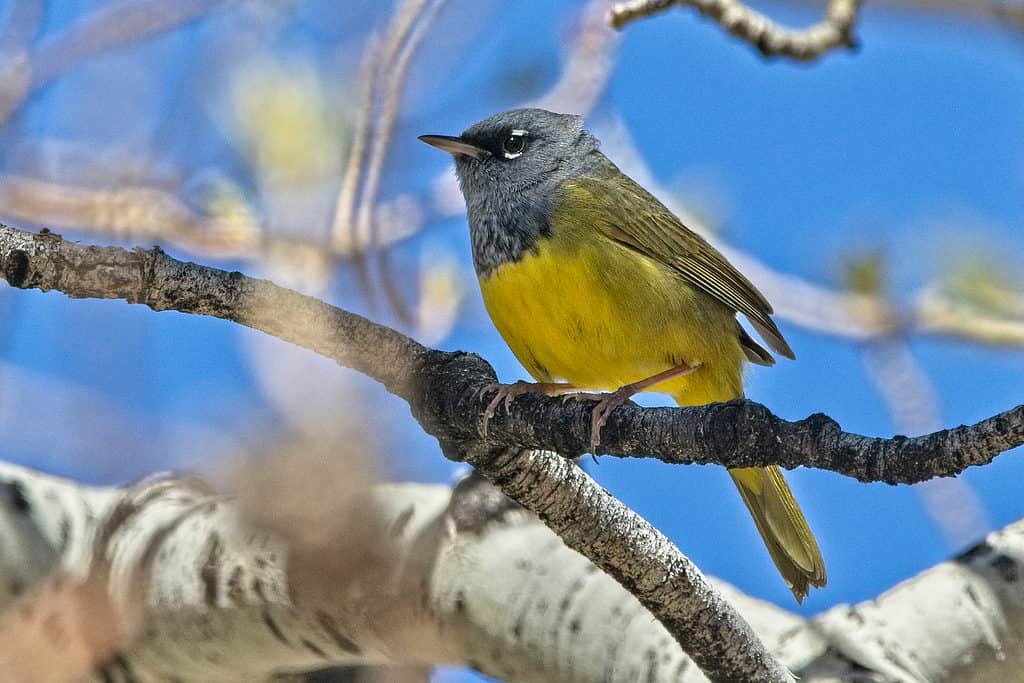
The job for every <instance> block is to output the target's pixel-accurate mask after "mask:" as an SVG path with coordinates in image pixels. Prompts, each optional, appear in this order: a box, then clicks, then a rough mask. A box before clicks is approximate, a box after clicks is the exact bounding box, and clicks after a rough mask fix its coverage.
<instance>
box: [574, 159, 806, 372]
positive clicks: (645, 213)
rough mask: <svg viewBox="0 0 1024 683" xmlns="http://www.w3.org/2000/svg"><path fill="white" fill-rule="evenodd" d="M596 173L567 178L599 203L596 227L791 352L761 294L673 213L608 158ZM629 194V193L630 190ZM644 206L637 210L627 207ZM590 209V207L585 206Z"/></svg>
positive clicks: (773, 345)
mask: <svg viewBox="0 0 1024 683" xmlns="http://www.w3.org/2000/svg"><path fill="white" fill-rule="evenodd" d="M606 163H607V166H605V164H601V167H600V168H599V169H598V173H597V175H596V177H587V178H583V179H579V180H573V181H570V182H569V183H568V184H567V185H568V186H569V189H570V191H583V192H585V193H586V194H587V195H589V197H588V198H587V200H588V201H590V202H594V203H595V204H596V206H597V208H599V210H598V211H595V212H594V213H593V214H592V215H596V216H599V217H600V218H599V219H598V220H597V225H596V226H595V227H596V228H597V229H598V230H601V231H602V232H604V233H605V234H606V235H607V236H608V237H609V238H610V239H612V240H615V241H616V242H619V243H620V244H623V245H625V246H627V247H629V248H630V249H634V250H635V251H637V252H639V253H641V254H643V255H645V256H647V257H648V258H651V259H653V260H655V261H658V262H660V263H663V264H665V265H666V266H668V267H670V268H672V269H673V270H675V271H676V272H677V273H678V274H679V275H680V276H681V277H682V278H683V279H684V280H686V281H687V282H688V283H689V284H691V285H693V286H694V287H697V288H698V289H701V290H703V291H704V292H706V293H708V294H710V295H711V296H713V297H714V298H716V299H717V300H718V301H720V302H722V303H723V304H725V305H726V306H728V307H729V308H731V309H732V310H734V311H738V312H739V313H742V314H743V315H744V316H745V317H746V318H747V320H749V321H750V323H751V325H753V326H754V329H755V330H757V332H758V334H760V335H761V337H762V338H763V339H764V340H765V342H767V343H768V346H770V347H771V348H772V349H773V350H775V351H776V352H777V353H779V354H780V355H783V356H785V357H787V358H794V357H795V356H794V354H793V349H791V348H790V346H789V344H788V343H786V340H785V338H783V336H782V332H780V331H779V328H778V326H776V324H775V321H774V320H772V318H771V315H772V306H771V304H770V303H768V300H767V299H765V298H764V295H763V294H761V292H759V291H758V290H757V288H756V287H754V285H753V284H752V283H751V282H750V280H748V279H747V278H745V277H744V276H743V275H742V274H741V273H740V272H739V271H738V270H736V268H735V267H733V265H732V264H731V263H729V262H728V261H727V260H726V259H725V257H724V256H722V254H721V253H720V252H719V251H718V250H717V249H715V248H714V247H712V246H711V245H710V244H708V242H707V241H706V240H704V238H702V237H701V236H700V235H698V234H697V233H695V232H693V231H692V230H690V229H689V228H687V227H686V226H685V225H683V223H682V221H680V220H679V219H678V218H676V216H675V215H673V214H672V212H671V211H669V210H668V209H667V208H666V207H665V206H664V205H663V204H662V203H661V202H659V201H658V200H657V199H656V198H655V197H654V196H653V195H651V194H650V193H649V192H648V191H647V190H645V189H644V188H643V187H641V186H640V185H638V184H637V183H636V182H634V181H633V180H632V179H630V178H629V177H627V176H625V175H624V174H622V173H621V172H620V171H619V170H618V169H617V168H616V167H615V166H614V164H612V163H611V162H610V161H607V162H606ZM630 195H632V196H630ZM637 206H642V207H644V209H643V210H641V211H639V212H638V211H635V210H631V209H630V208H627V207H637ZM588 213H589V212H588Z"/></svg>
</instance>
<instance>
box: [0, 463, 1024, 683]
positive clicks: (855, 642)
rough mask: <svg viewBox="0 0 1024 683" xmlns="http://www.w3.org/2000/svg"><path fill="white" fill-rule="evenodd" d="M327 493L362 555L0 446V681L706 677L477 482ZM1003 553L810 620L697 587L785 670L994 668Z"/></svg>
mask: <svg viewBox="0 0 1024 683" xmlns="http://www.w3.org/2000/svg"><path fill="white" fill-rule="evenodd" d="M346 495H355V496H357V497H356V498H355V499H354V500H355V502H356V503H357V505H355V506H353V507H351V508H349V510H350V511H353V510H364V511H365V510H366V509H372V510H373V515H372V520H374V521H373V522H372V524H371V526H373V528H375V529H379V530H382V531H383V532H384V533H382V534H374V535H369V536H368V535H366V534H364V533H361V532H360V529H362V528H363V527H364V526H365V524H366V523H367V521H368V520H369V519H371V517H368V516H367V515H365V514H364V515H362V516H361V517H359V519H352V518H349V519H344V520H341V521H340V522H338V524H339V525H338V526H337V528H336V529H335V531H336V532H338V534H334V535H332V536H330V538H331V548H332V549H334V550H340V551H341V554H344V553H346V552H348V553H352V552H358V553H359V556H360V557H365V555H366V553H367V552H369V553H370V554H371V555H372V556H373V557H375V558H376V560H375V561H374V562H372V563H371V565H372V567H373V572H370V573H367V572H366V571H363V570H362V569H365V567H363V568H362V569H360V565H359V564H355V565H353V564H352V563H349V562H345V561H344V559H343V558H342V561H340V562H338V561H334V560H331V561H327V562H318V563H316V564H313V565H310V564H309V562H310V560H311V558H312V557H313V556H312V555H311V554H310V553H309V552H308V551H309V549H310V548H309V547H308V546H307V547H303V545H302V544H301V543H298V542H296V541H294V540H287V541H286V540H285V539H284V538H281V537H280V536H278V535H275V534H274V533H268V532H267V530H266V529H264V528H262V527H261V525H260V524H259V522H258V520H253V519H252V518H251V512H252V511H251V508H250V507H249V506H247V505H246V504H245V503H244V501H242V502H239V501H238V500H236V499H234V498H232V497H228V496H225V495H222V494H219V493H216V492H214V491H211V490H210V489H209V488H207V487H206V486H205V485H203V484H202V483H200V482H198V481H195V480H167V479H153V480H149V481H144V482H141V483H139V484H136V485H133V486H129V487H124V488H106V487H88V486H82V485H79V484H75V483H73V482H69V481H66V480H63V479H60V478H56V477H51V476H47V475H43V474H39V473H36V472H33V471H31V470H28V469H25V468H20V467H16V466H13V465H7V464H2V463H0V544H2V547H3V551H4V552H3V553H0V608H2V611H0V678H2V680H4V681H10V682H11V683H21V682H22V681H26V682H27V681H36V680H67V681H71V680H78V679H79V678H80V676H81V675H82V673H83V672H86V671H88V670H90V669H91V667H92V666H93V665H99V667H100V668H99V670H97V671H96V672H95V679H96V680H135V681H157V680H161V681H163V680H177V681H182V682H183V683H191V682H192V681H196V682H198V681H202V682H204V683H205V682H207V681H209V682H215V681H239V680H265V679H267V678H269V677H271V676H275V675H276V676H277V677H276V678H275V680H293V679H291V678H288V677H280V674H282V673H283V672H287V671H298V670H302V669H316V668H323V667H326V666H336V665H363V666H365V665H374V666H378V667H381V666H384V667H388V669H385V670H386V671H398V670H402V669H405V670H408V667H422V666H423V665H424V664H463V665H467V666H473V667H475V668H477V669H478V670H480V671H482V672H484V673H486V674H488V675H490V676H495V677H498V678H502V679H505V680H510V681H517V682H519V681H529V682H535V683H548V682H552V683H553V682H559V683H577V682H578V683H584V682H585V683H591V682H593V681H609V682H613V683H619V682H622V683H625V682H634V681H636V682H640V681H644V682H648V683H697V682H699V681H705V680H707V679H706V678H705V677H704V675H703V674H702V673H701V672H700V670H699V669H698V668H697V667H696V666H694V664H693V663H692V661H691V660H690V659H689V658H688V657H687V656H686V655H685V654H684V653H683V651H682V649H681V648H680V647H679V646H678V644H677V643H675V642H674V641H673V640H672V638H671V637H670V636H669V634H668V632H667V631H666V629H665V628H664V627H663V626H662V625H661V624H659V623H658V622H656V621H654V620H652V619H650V616H649V613H648V611H647V610H645V609H644V608H643V606H642V605H641V604H640V603H639V602H638V601H637V599H636V598H635V597H634V596H632V595H631V594H630V593H629V592H627V591H625V590H624V589H623V588H622V587H620V586H619V585H618V584H617V583H616V582H615V581H614V580H612V579H611V578H610V577H608V576H607V575H605V574H603V573H602V572H599V571H596V570H595V567H594V566H593V565H592V564H591V563H590V562H588V561H587V560H586V559H585V558H584V557H582V556H581V555H579V554H578V553H576V552H574V551H572V550H570V549H569V548H567V547H566V546H565V545H564V544H563V543H562V542H561V540H560V539H559V538H558V536H556V535H555V534H554V533H552V532H551V531H550V530H549V529H547V528H546V527H545V526H543V525H541V524H539V523H537V520H536V519H535V518H534V517H533V516H532V515H530V514H528V513H526V512H525V511H523V510H521V509H520V508H517V507H515V506H510V505H508V504H507V502H504V503H501V499H500V497H498V498H493V499H492V502H494V503H500V505H497V506H493V505H492V506H490V508H491V513H490V514H488V515H486V516H485V517H483V518H467V517H466V516H465V515H464V514H462V513H460V512H459V508H460V505H462V504H463V503H466V502H469V503H470V505H469V506H468V507H469V508H471V509H473V510H477V511H479V510H480V509H481V505H480V503H481V497H482V496H494V495H496V494H495V493H494V492H493V490H492V489H487V485H486V484H484V485H482V487H481V486H479V485H478V486H474V487H473V490H471V491H467V490H466V487H464V486H462V485H460V486H459V487H456V490H455V492H454V493H453V491H452V490H451V489H449V488H448V487H446V486H436V485H414V484H400V485H378V486H375V487H373V489H372V494H371V495H370V496H369V497H368V498H360V497H358V495H357V493H356V490H355V489H352V490H350V491H348V492H346ZM466 496H470V497H471V498H472V500H463V501H461V502H460V498H463V497H466ZM310 502H312V504H314V505H319V504H320V503H319V502H318V501H310ZM482 507H484V508H487V507H489V506H488V505H486V504H484V505H483V506H482ZM307 531H308V530H307ZM295 537H301V534H296V535H293V538H295ZM368 544H369V545H368ZM1022 563H1024V522H1017V523H1015V524H1012V525H1010V526H1009V527H1007V528H1006V529H1004V530H1002V531H1000V532H998V533H995V534H992V535H991V536H990V537H989V538H988V539H987V540H986V541H984V542H982V543H980V544H978V545H977V546H975V547H974V548H972V549H971V550H970V551H968V552H966V553H964V554H963V555H962V556H960V557H958V558H956V559H954V560H952V561H950V562H944V563H942V564H940V565H938V566H936V567H934V568H932V569H929V570H927V571H925V572H923V573H922V574H920V575H918V576H917V577H914V578H913V579H910V580H908V581H906V582H904V583H902V584H900V585H899V586H896V587H895V588H893V589H892V590H890V591H888V592H886V593H884V594H882V595H881V596H879V597H878V598H877V599H876V600H872V601H869V602H865V603H862V604H859V605H853V606H850V605H841V606H838V607H835V608H833V609H831V610H829V611H827V612H825V613H824V614H822V615H819V616H817V617H814V618H811V619H806V620H805V619H802V618H800V617H798V616H796V615H793V614H790V613H788V612H786V611H784V610H782V609H779V608H778V607H775V606H772V605H769V604H766V603H763V602H761V601H758V600H755V599H752V598H749V597H747V596H745V595H743V594H742V593H739V592H738V591H736V590H735V589H733V588H731V587H729V586H727V585H723V584H719V586H718V588H719V590H720V591H721V592H722V594H723V595H724V596H725V597H726V598H727V599H728V600H729V601H730V602H732V603H733V604H735V605H737V606H738V608H739V609H740V611H741V613H742V614H743V616H744V617H745V618H746V619H747V620H748V621H749V622H750V623H751V624H752V625H753V626H754V628H755V630H756V631H757V633H758V635H759V636H760V637H761V639H762V640H763V641H764V642H765V643H766V645H767V646H768V647H769V649H770V650H771V652H772V653H773V654H774V655H775V656H776V657H777V658H778V659H779V660H780V661H781V662H783V663H784V664H785V665H786V666H788V667H789V668H790V669H791V670H792V671H793V672H794V673H796V674H797V675H799V676H800V679H801V680H802V681H807V682H809V683H825V682H826V681H831V682H833V683H841V682H842V683H845V682H849V683H853V682H855V681H859V682H861V683H863V682H864V681H899V682H900V683H922V682H928V683H944V682H947V681H948V682H953V681H957V682H963V683H975V682H981V681H986V682H987V681H1006V680H1013V679H1014V676H1015V675H1016V672H1018V671H1019V670H1020V667H1021V665H1022V664H1024V581H1022V580H1021V567H1022V566H1024V564H1022ZM314 568H315V569H316V571H310V570H311V569H314ZM396 624H398V625H400V627H396ZM97 634H99V637H97ZM111 636H112V637H111ZM26 652H27V653H29V654H30V655H31V656H18V655H23V654H24V653H26ZM75 667H77V668H75ZM314 680H315V679H314ZM328 680H330V679H328Z"/></svg>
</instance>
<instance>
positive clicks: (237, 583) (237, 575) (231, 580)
mask: <svg viewBox="0 0 1024 683" xmlns="http://www.w3.org/2000/svg"><path fill="white" fill-rule="evenodd" d="M244 578H245V570H243V569H242V566H241V565H236V566H235V568H234V569H232V570H231V575H230V576H229V577H228V600H230V601H231V604H232V605H235V606H236V607H241V606H242V605H244V604H245V590H244V589H243V588H242V583H243V580H244Z"/></svg>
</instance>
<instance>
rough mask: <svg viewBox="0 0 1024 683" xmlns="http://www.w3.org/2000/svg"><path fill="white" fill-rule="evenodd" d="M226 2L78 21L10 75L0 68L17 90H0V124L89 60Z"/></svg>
mask: <svg viewBox="0 0 1024 683" xmlns="http://www.w3.org/2000/svg"><path fill="white" fill-rule="evenodd" d="M228 1H229V0H184V1H183V2H176V3H165V2H162V1H161V0H121V1H120V2H114V3H109V4H108V5H107V6H105V7H102V8H100V9H98V10H96V11H94V12H92V13H90V14H87V15H85V16H84V17H81V18H79V19H78V20H76V21H75V23H74V24H72V25H71V26H70V27H69V28H67V29H65V30H63V31H62V32H60V33H58V34H56V35H54V36H52V37H49V38H46V39H45V40H44V41H42V43H41V44H40V45H39V46H38V47H37V48H35V49H33V50H31V51H27V52H24V53H22V54H21V55H20V56H19V58H18V60H17V62H16V66H17V71H15V72H14V73H13V74H4V69H3V68H0V76H6V77H7V78H12V77H13V78H14V79H15V81H14V82H16V83H17V86H16V87H11V86H6V87H4V86H3V85H0V124H3V123H4V122H5V121H6V120H7V119H8V118H9V117H10V116H11V114H13V113H14V112H15V111H16V110H17V109H18V108H19V107H20V106H21V105H22V104H23V103H24V102H25V100H26V99H27V98H28V96H29V95H30V94H31V93H32V92H34V91H37V90H39V89H40V88H42V87H43V86H45V85H46V84H47V83H49V82H50V81H52V80H53V79H55V78H57V77H58V76H60V75H61V74H63V73H64V72H65V71H67V70H68V69H69V68H71V67H73V66H75V65H77V64H79V63H81V62H82V61H84V60H86V59H88V58H89V57H92V56H94V55H97V54H100V53H103V52H106V51H109V50H112V49H115V48H118V47H121V46H124V45H127V44H131V43H134V42H137V41H140V40H144V39H146V38H148V37H150V36H153V35H158V34H160V33H165V32H167V31H170V30H173V29H175V28H177V27H179V26H181V25H183V24H185V23H188V22H190V21H193V20H195V19H196V18H198V17H201V16H202V15H203V14H206V13H207V12H209V11H210V10H212V9H214V8H216V7H217V6H219V5H221V4H224V3H225V2H228ZM26 4H27V3H26Z"/></svg>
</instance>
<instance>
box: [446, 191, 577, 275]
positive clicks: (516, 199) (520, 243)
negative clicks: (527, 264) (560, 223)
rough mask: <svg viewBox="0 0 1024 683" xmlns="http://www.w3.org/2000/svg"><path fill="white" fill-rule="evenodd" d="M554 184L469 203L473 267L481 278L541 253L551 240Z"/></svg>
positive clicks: (504, 193)
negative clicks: (539, 248) (541, 246)
mask: <svg viewBox="0 0 1024 683" xmlns="http://www.w3.org/2000/svg"><path fill="white" fill-rule="evenodd" d="M557 191H558V190H557V186H556V183H555V182H554V181H553V180H547V181H545V182H541V183H538V184H537V185H534V186H533V187H527V188H518V189H517V190H516V191H510V192H502V193H498V194H497V195H495V196H487V197H479V198H474V200H472V201H469V202H467V206H466V210H467V213H468V216H469V234H470V240H471V241H472V245H473V265H474V266H475V267H476V273H477V275H478V276H479V277H487V276H489V275H490V274H491V273H492V272H493V271H494V270H495V269H496V268H497V267H498V266H500V265H502V264H504V263H514V262H516V261H518V260H519V259H521V258H522V257H523V256H524V255H525V254H527V253H530V252H536V251H537V245H538V243H539V241H540V240H542V239H545V238H547V237H550V236H551V224H550V222H549V217H550V215H551V205H552V198H553V196H554V194H555V193H556V192H557Z"/></svg>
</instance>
